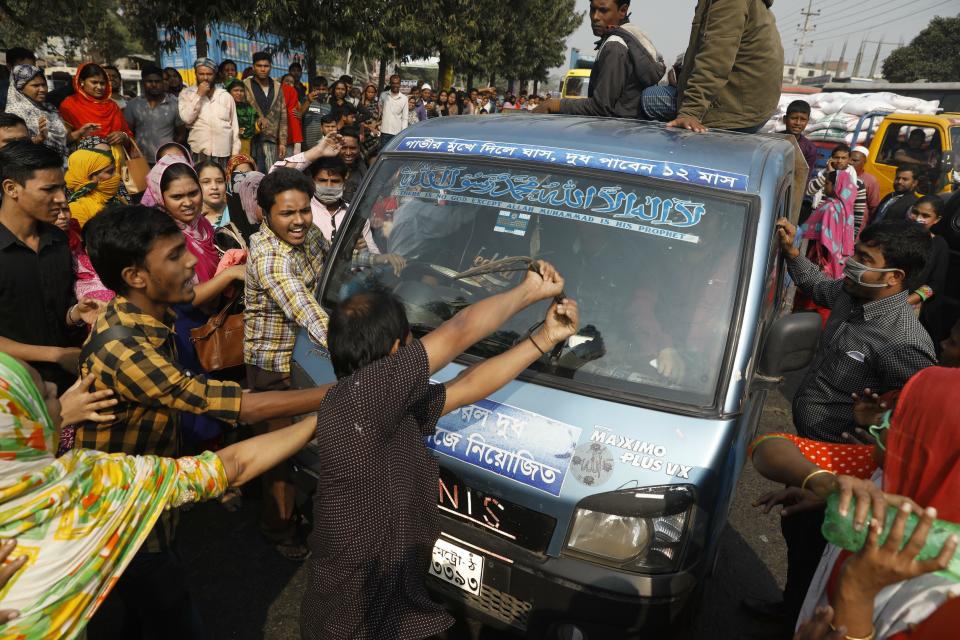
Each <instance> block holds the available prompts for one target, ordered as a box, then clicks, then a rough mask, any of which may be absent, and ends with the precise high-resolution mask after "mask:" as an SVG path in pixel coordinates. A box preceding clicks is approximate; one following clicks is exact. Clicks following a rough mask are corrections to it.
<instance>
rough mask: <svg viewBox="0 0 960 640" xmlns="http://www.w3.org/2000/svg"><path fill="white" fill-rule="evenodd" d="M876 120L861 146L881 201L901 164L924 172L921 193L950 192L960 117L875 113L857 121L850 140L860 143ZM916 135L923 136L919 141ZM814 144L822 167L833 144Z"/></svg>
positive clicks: (959, 163) (959, 166)
mask: <svg viewBox="0 0 960 640" xmlns="http://www.w3.org/2000/svg"><path fill="white" fill-rule="evenodd" d="M878 119H879V124H878V125H877V128H876V132H875V133H873V134H869V133H868V136H869V137H868V138H867V140H866V141H865V142H864V143H863V144H864V146H866V147H868V148H869V149H870V156H869V157H868V158H867V164H866V167H865V169H866V171H867V172H869V173H871V174H873V175H874V176H875V177H876V178H877V182H878V183H879V184H880V197H883V196H885V195H887V194H888V193H890V192H891V191H893V179H894V175H895V174H896V171H897V166H898V165H900V164H904V163H912V164H916V165H919V166H920V167H921V169H923V171H922V177H921V185H920V189H919V191H920V192H921V193H940V192H944V191H952V190H953V175H954V172H955V171H960V155H958V153H960V151H958V149H960V113H941V114H938V115H922V114H909V113H889V112H881V111H875V112H871V113H867V114H864V115H863V116H862V117H861V118H860V121H859V122H858V123H857V128H856V129H855V130H854V133H853V139H854V140H859V139H860V132H861V131H867V132H871V131H873V130H874V123H875V122H876V121H877V120H878ZM916 131H919V132H921V133H922V134H923V139H922V140H920V136H919V134H915V133H914V132H916ZM911 136H912V139H911ZM816 144H817V147H819V150H818V151H819V162H818V165H820V164H825V162H826V159H827V158H829V157H830V152H831V151H832V150H833V147H835V146H836V143H831V142H820V141H818V142H816Z"/></svg>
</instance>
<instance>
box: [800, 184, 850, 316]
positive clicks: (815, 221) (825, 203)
mask: <svg viewBox="0 0 960 640" xmlns="http://www.w3.org/2000/svg"><path fill="white" fill-rule="evenodd" d="M856 200H857V183H856V180H855V179H854V178H852V177H851V176H850V172H847V171H828V172H826V173H825V174H824V183H823V199H822V200H821V201H820V204H819V206H817V208H816V210H815V211H814V212H813V215H811V216H810V217H809V218H808V219H807V221H806V222H805V223H803V224H802V225H801V226H800V229H799V230H798V232H797V236H798V237H799V238H802V239H805V240H810V248H809V249H808V250H807V257H808V258H810V260H811V261H812V262H814V263H815V264H817V265H819V266H820V269H821V270H822V271H823V272H824V273H825V274H827V275H828V276H830V277H831V278H834V279H839V278H842V277H843V265H844V263H845V262H846V261H847V258H849V257H850V256H852V255H853V245H854V219H853V205H854V203H855V202H856ZM796 306H797V308H799V309H810V310H813V311H816V312H817V313H819V314H820V315H821V316H822V317H823V321H824V323H826V321H827V316H829V315H830V310H829V309H825V308H822V307H819V306H817V304H816V303H814V302H813V300H811V299H809V298H807V297H806V296H803V295H802V294H799V293H798V294H797V304H796Z"/></svg>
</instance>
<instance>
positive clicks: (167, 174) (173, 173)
mask: <svg viewBox="0 0 960 640" xmlns="http://www.w3.org/2000/svg"><path fill="white" fill-rule="evenodd" d="M180 178H193V180H194V181H195V182H196V183H197V185H199V184H200V178H198V177H197V172H196V171H194V169H193V167H191V166H190V165H188V164H187V163H186V162H174V163H173V164H171V165H170V166H169V167H167V169H166V171H164V172H163V175H162V176H160V193H163V192H164V191H166V190H167V187H169V186H170V183H171V182H173V181H174V180H178V179H180Z"/></svg>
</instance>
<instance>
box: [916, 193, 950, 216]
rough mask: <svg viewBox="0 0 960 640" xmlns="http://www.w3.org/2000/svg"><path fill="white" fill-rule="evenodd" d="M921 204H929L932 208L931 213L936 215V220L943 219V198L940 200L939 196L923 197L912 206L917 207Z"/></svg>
mask: <svg viewBox="0 0 960 640" xmlns="http://www.w3.org/2000/svg"><path fill="white" fill-rule="evenodd" d="M921 204H929V205H930V206H931V207H933V212H934V213H935V214H937V217H938V218H942V217H943V198H941V197H940V196H938V195H929V196H923V197H922V198H920V199H919V200H917V201H916V202H914V203H913V206H915V207H916V206H917V205H921Z"/></svg>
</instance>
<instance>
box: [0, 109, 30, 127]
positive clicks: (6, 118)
mask: <svg viewBox="0 0 960 640" xmlns="http://www.w3.org/2000/svg"><path fill="white" fill-rule="evenodd" d="M20 125H23V126H27V123H26V121H25V120H24V119H23V118H21V117H20V116H18V115H16V114H13V113H7V112H6V111H0V129H7V128H9V127H19V126H20Z"/></svg>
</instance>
